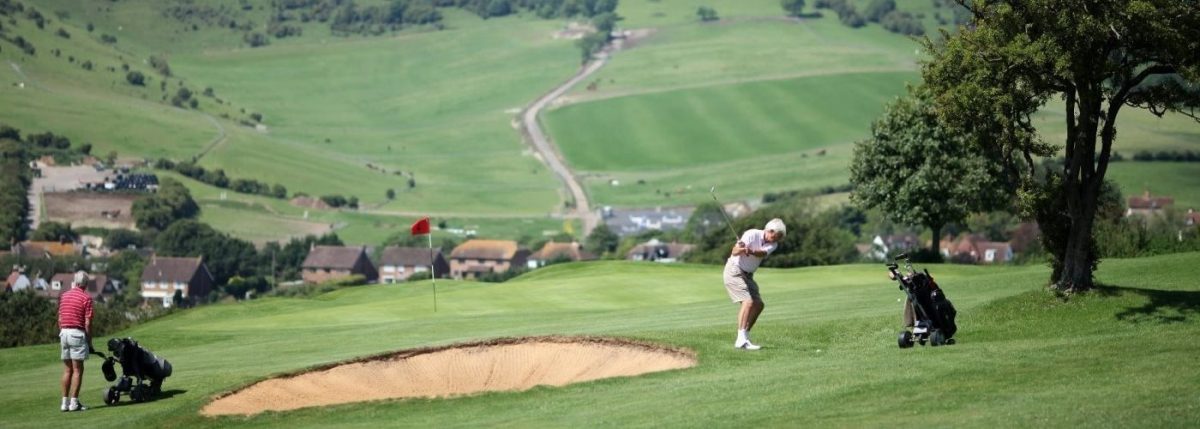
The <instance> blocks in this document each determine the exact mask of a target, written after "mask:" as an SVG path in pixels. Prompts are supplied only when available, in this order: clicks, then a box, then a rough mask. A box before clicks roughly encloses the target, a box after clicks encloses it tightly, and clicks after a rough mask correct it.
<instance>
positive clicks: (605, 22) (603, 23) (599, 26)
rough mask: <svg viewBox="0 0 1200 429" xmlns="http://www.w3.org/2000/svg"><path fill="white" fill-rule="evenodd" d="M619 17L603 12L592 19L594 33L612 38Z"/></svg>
mask: <svg viewBox="0 0 1200 429" xmlns="http://www.w3.org/2000/svg"><path fill="white" fill-rule="evenodd" d="M620 20H621V17H619V16H617V14H615V13H612V12H604V13H601V14H597V15H596V16H593V17H592V25H594V26H596V32H597V33H600V34H603V35H605V36H606V37H607V38H609V39H611V38H612V31H613V28H615V27H616V26H617V21H620Z"/></svg>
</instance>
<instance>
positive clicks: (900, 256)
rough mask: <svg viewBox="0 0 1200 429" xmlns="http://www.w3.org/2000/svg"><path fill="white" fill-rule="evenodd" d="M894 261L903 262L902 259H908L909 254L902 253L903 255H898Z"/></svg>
mask: <svg viewBox="0 0 1200 429" xmlns="http://www.w3.org/2000/svg"><path fill="white" fill-rule="evenodd" d="M893 259H894V260H897V261H899V260H902V259H908V254H907V253H901V254H899V255H896V257H895V258H893Z"/></svg>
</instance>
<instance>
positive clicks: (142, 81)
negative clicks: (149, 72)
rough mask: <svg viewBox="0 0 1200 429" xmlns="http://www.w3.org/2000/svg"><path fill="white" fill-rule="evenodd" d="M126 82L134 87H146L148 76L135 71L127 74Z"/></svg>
mask: <svg viewBox="0 0 1200 429" xmlns="http://www.w3.org/2000/svg"><path fill="white" fill-rule="evenodd" d="M125 81H126V82H129V84H130V85H134V86H146V75H144V74H142V72H140V71H137V70H134V71H131V72H129V73H126V74H125Z"/></svg>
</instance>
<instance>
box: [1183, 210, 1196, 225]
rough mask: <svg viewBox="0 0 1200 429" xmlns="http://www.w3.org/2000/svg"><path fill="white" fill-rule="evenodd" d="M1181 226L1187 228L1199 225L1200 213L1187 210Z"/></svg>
mask: <svg viewBox="0 0 1200 429" xmlns="http://www.w3.org/2000/svg"><path fill="white" fill-rule="evenodd" d="M1183 224H1184V225H1187V226H1198V225H1200V212H1196V210H1195V209H1188V211H1187V214H1184V215H1183Z"/></svg>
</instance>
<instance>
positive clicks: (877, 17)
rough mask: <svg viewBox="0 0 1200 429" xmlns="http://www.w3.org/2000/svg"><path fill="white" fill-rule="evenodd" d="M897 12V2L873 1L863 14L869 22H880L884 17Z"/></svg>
mask: <svg viewBox="0 0 1200 429" xmlns="http://www.w3.org/2000/svg"><path fill="white" fill-rule="evenodd" d="M894 10H896V0H871V4H869V5H867V10H866V11H864V12H863V15H866V16H865V18H867V21H871V22H879V21H881V20H883V17H884V16H885V15H887V14H889V13H891V12H892V11H894Z"/></svg>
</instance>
